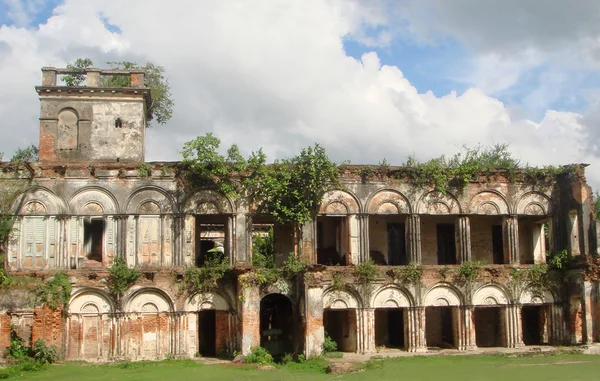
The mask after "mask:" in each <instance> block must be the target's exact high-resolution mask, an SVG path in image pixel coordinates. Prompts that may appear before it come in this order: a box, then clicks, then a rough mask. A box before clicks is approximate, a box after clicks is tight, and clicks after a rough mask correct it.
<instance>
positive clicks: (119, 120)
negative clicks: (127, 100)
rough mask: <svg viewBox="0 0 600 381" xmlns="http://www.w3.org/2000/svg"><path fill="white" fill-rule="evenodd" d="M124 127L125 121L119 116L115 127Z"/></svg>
mask: <svg viewBox="0 0 600 381" xmlns="http://www.w3.org/2000/svg"><path fill="white" fill-rule="evenodd" d="M121 127H123V121H122V120H121V118H117V119H116V120H115V128H121Z"/></svg>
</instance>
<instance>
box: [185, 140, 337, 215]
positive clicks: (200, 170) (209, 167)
mask: <svg viewBox="0 0 600 381" xmlns="http://www.w3.org/2000/svg"><path fill="white" fill-rule="evenodd" d="M220 145H221V141H220V140H219V139H218V138H217V137H215V136H213V135H212V134H211V133H207V134H206V135H204V136H199V137H197V138H196V139H194V140H192V141H190V142H187V143H185V145H184V148H183V151H182V152H181V153H182V155H183V161H182V165H183V169H184V171H185V174H186V178H187V181H188V182H189V183H190V184H191V185H192V186H194V187H197V188H203V189H212V190H216V191H218V192H220V193H222V194H224V195H226V196H227V197H230V198H240V197H245V198H246V199H247V200H248V201H249V202H250V204H252V205H255V206H256V208H257V211H258V212H259V213H262V214H267V215H271V216H273V217H274V218H275V219H276V220H277V222H279V223H283V224H288V223H291V224H296V225H299V224H302V223H304V222H306V221H308V220H310V219H312V218H313V217H314V216H315V215H316V213H317V211H318V209H319V206H320V204H321V198H322V197H323V195H324V194H325V192H327V191H328V190H330V189H332V188H334V187H335V186H337V185H339V171H338V168H337V165H336V164H335V163H333V162H332V161H331V160H329V158H328V157H327V154H326V153H325V149H324V148H323V147H321V146H320V145H318V144H315V145H314V146H313V147H307V148H304V149H302V150H301V152H300V154H299V155H297V156H293V157H291V158H287V159H283V160H276V161H275V162H274V163H273V164H269V165H267V164H266V156H265V154H264V153H263V152H262V150H259V151H258V152H253V153H251V154H250V156H249V157H248V158H247V159H246V158H244V157H243V156H242V155H241V153H240V150H239V148H238V146H237V145H235V144H234V145H232V146H231V147H230V148H229V149H228V150H227V155H222V154H220V153H219V148H220Z"/></svg>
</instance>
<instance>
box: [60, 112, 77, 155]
mask: <svg viewBox="0 0 600 381" xmlns="http://www.w3.org/2000/svg"><path fill="white" fill-rule="evenodd" d="M78 144H79V118H78V117H77V114H76V113H75V111H74V110H71V109H64V110H62V111H61V112H60V113H59V114H58V131H57V140H56V148H58V149H63V150H72V149H77V147H78Z"/></svg>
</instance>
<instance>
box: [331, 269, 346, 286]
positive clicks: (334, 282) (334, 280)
mask: <svg viewBox="0 0 600 381" xmlns="http://www.w3.org/2000/svg"><path fill="white" fill-rule="evenodd" d="M331 287H332V288H333V289H334V290H343V289H345V288H346V282H345V281H344V279H343V278H342V276H341V274H340V273H337V272H335V273H333V275H331Z"/></svg>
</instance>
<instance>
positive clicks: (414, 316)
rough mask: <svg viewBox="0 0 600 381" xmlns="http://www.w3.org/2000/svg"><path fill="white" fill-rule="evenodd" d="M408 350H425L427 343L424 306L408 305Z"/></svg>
mask: <svg viewBox="0 0 600 381" xmlns="http://www.w3.org/2000/svg"><path fill="white" fill-rule="evenodd" d="M407 317H408V319H407V320H408V332H407V335H406V337H407V338H408V342H407V346H406V347H407V348H406V349H407V350H408V352H426V351H427V345H426V342H425V308H424V307H409V308H408V313H407Z"/></svg>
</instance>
